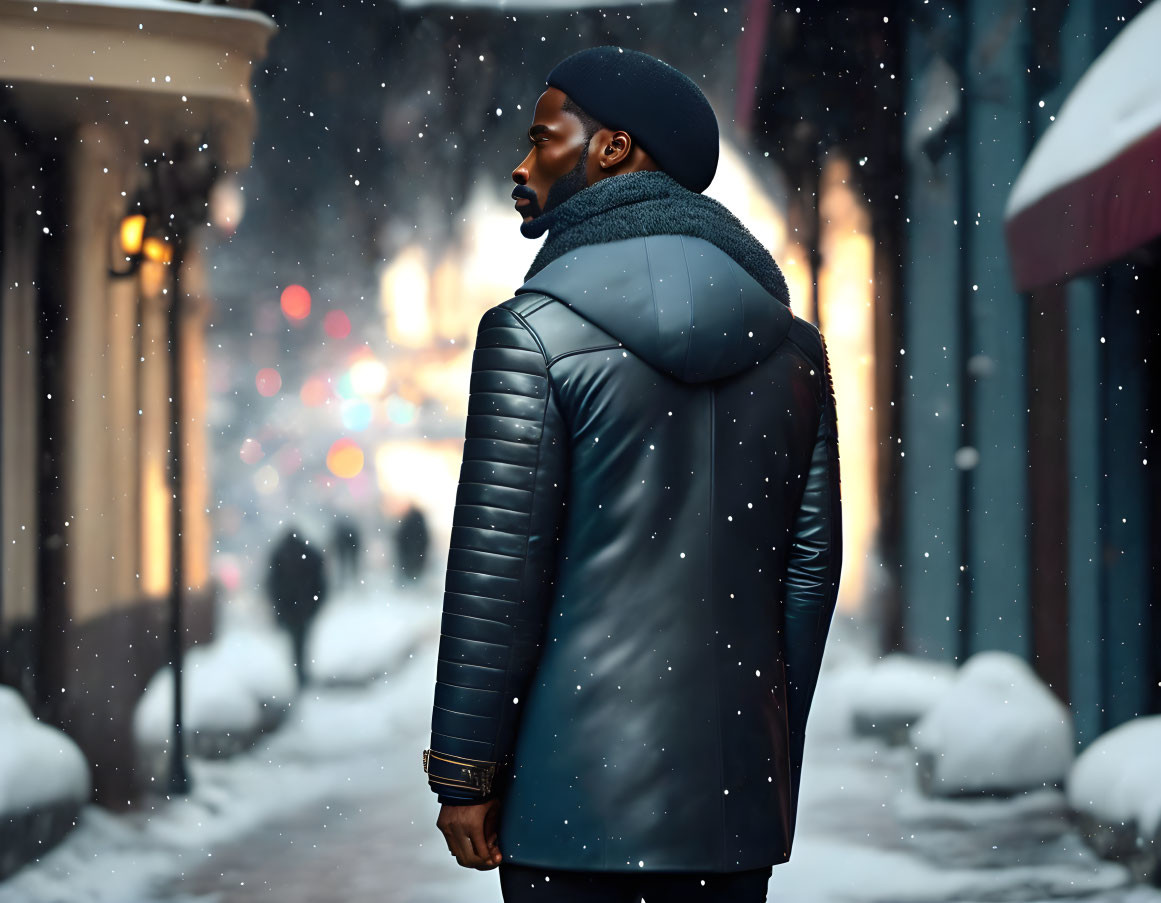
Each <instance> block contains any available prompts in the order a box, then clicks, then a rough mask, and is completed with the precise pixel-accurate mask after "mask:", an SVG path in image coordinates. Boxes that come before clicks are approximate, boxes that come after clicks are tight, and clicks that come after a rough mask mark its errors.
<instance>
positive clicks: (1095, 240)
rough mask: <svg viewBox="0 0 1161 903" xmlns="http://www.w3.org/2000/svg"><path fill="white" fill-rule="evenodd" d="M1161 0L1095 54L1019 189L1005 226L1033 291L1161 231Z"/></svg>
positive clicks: (1018, 276)
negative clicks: (1101, 51) (1095, 56)
mask: <svg viewBox="0 0 1161 903" xmlns="http://www.w3.org/2000/svg"><path fill="white" fill-rule="evenodd" d="M1159 86H1161V0H1153V2H1152V3H1151V4H1150V5H1149V6H1148V7H1147V8H1146V9H1144V10H1142V11H1141V12H1139V13H1138V14H1137V15H1136V17H1134V18H1133V20H1132V21H1131V22H1130V23H1129V24H1128V25H1126V26H1125V28H1124V29H1123V30H1122V31H1121V33H1120V34H1119V35H1117V37H1116V38H1115V39H1114V40H1113V41H1112V43H1111V44H1109V46H1108V47H1107V48H1105V51H1104V52H1103V53H1102V54H1101V55H1100V56H1099V57H1097V58H1096V60H1094V61H1093V63H1092V65H1091V66H1089V68H1088V71H1086V72H1085V73H1084V75H1083V76H1082V77H1081V79H1080V81H1079V82H1077V84H1076V87H1075V88H1073V90H1072V93H1071V94H1069V96H1068V99H1067V100H1066V101H1065V102H1064V105H1063V106H1062V107H1061V109H1060V114H1059V115H1058V116H1057V117H1056V121H1055V122H1054V123H1053V124H1052V125H1051V126H1049V128H1048V130H1047V131H1046V132H1045V133H1044V135H1043V136H1042V137H1041V138H1040V140H1039V141H1038V142H1037V143H1036V146H1035V147H1034V148H1033V149H1032V153H1031V154H1030V155H1029V156H1028V160H1027V162H1026V163H1025V164H1024V167H1023V169H1022V170H1021V171H1020V175H1019V176H1018V177H1017V179H1016V182H1015V184H1014V185H1013V186H1012V193H1011V195H1010V196H1009V197H1008V205H1007V209H1006V210H1005V211H1004V229H1005V233H1006V237H1007V242H1008V250H1009V253H1010V255H1011V259H1012V271H1013V274H1014V276H1015V281H1016V287H1017V288H1018V289H1020V290H1021V291H1030V290H1031V289H1034V288H1039V287H1042V286H1045V285H1051V284H1053V283H1056V282H1060V281H1063V280H1065V279H1069V278H1071V277H1073V276H1075V275H1078V274H1080V273H1083V272H1085V271H1088V270H1091V269H1093V268H1096V267H1099V266H1102V265H1103V264H1106V263H1109V262H1110V261H1113V260H1116V259H1117V258H1119V257H1123V256H1124V255H1125V254H1127V253H1128V252H1130V251H1132V250H1133V249H1134V248H1138V247H1140V246H1141V245H1143V244H1145V243H1146V242H1148V241H1150V240H1152V239H1154V238H1156V237H1157V236H1158V235H1161V87H1159Z"/></svg>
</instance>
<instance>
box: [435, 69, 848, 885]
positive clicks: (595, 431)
mask: <svg viewBox="0 0 1161 903" xmlns="http://www.w3.org/2000/svg"><path fill="white" fill-rule="evenodd" d="M527 139H528V147H529V150H528V152H527V156H526V157H525V158H524V160H523V162H521V163H520V165H519V166H518V167H517V168H516V169H515V170H513V171H512V179H513V181H514V182H515V183H516V185H515V187H514V189H513V191H512V196H513V198H515V199H516V201H517V213H518V214H519V215H520V216H521V218H522V224H521V227H520V229H521V233H522V234H523V235H524V236H525V237H527V238H537V237H539V236H541V235H542V234H544V232H545V231H546V230H547V231H548V238H547V239H546V240H545V241H544V243H543V244H542V245H541V246H540V250H539V251H538V253H537V255H536V259H535V260H534V261H533V263H532V267H531V268H530V270H529V272H528V273H527V274H526V276H525V282H524V284H523V285H521V286H520V288H518V289H517V290H516V292H515V296H514V297H512V298H511V299H510V300H507V301H504V302H502V303H500V304H498V305H496V306H495V307H492V308H490V309H489V310H488V311H486V312H485V313H484V315H483V316H482V318H481V319H480V323H479V327H478V329H477V332H476V346H475V353H474V355H473V358H472V374H471V376H472V378H471V398H470V399H469V401H468V418H467V431H466V439H465V443H464V455H463V466H462V467H461V470H460V483H459V487H458V490H457V494H456V506H455V512H454V517H453V520H452V533H451V545H450V549H449V552H448V567H447V578H446V592H445V593H444V607H443V627H442V632H441V634H440V640H439V657H438V669H437V674H436V686H435V704H434V706H433V710H432V732H431V747H430V749H427V750H424V753H423V763H424V768H425V770H426V771H427V774H428V781H429V783H430V784H431V789H432V790H434V791H436V792H437V793H438V794H439V800H440V802H442V803H443V804H444V805H443V808H442V809H441V811H440V814H439V817H438V820H437V821H436V826H437V827H438V828H439V830H440V831H441V833H442V834H443V837H444V840H445V842H446V843H447V846H448V849H449V850H450V851H451V853H452V854H453V855H454V856H455V857H456V861H457V862H459V863H460V865H462V866H465V867H469V868H475V869H490V868H497V867H498V868H499V878H500V887H501V892H502V893H503V896H504V900H505V901H508V903H521V901H526V900H527V901H534V900H544V899H551V900H554V901H560V903H564V901H573V900H619V901H625V903H630V901H637V900H639V899H640V898H641V897H642V896H644V897H645V898H646V899H647V900H649V901H650V903H653V901H655V900H700V901H702V903H710V901H730V903H756V901H764V900H765V899H766V887H767V883H768V881H769V878H770V875H771V871H772V869H773V866H774V865H776V864H778V863H781V862H785V861H786V860H787V859H789V858H790V850H791V845H792V843H793V839H794V829H795V816H796V812H797V809H798V789H799V776H800V771H801V767H802V754H803V740H804V736H805V730H806V722H807V714H808V712H809V709H810V705H811V700H812V698H813V695H814V689H815V684H816V680H817V678H818V674H819V669H820V667H821V662H822V653H823V647H824V644H825V642H826V638H827V634H828V631H829V629H830V624H831V619H832V616H833V613H834V609H835V602H836V599H837V594H838V583H839V568H840V565H841V562H842V532H841V529H842V528H841V516H840V505H839V462H838V436H837V429H836V420H835V399H834V392H833V388H832V385H831V379H830V369H829V363H828V360H827V353H826V346H825V344H824V343H823V340H822V336H821V334H820V333H819V331H818V329H817V328H816V327H814V326H812V325H811V324H810V323H809V322H808V321H806V320H804V319H802V318H800V317H795V316H794V314H793V313H792V312H791V310H790V296H789V292H788V290H787V286H786V281H785V279H783V277H782V273H781V272H780V270H779V269H778V266H777V264H776V263H775V262H774V260H773V258H772V257H771V256H770V254H769V252H768V251H767V250H766V249H765V248H764V247H763V246H762V244H761V243H760V242H759V241H758V240H757V239H756V238H755V237H754V235H753V234H752V233H750V232H749V231H748V230H747V229H746V227H745V226H744V225H743V224H742V223H741V222H740V221H739V220H738V218H737V217H736V216H734V215H733V214H732V213H731V212H730V211H729V209H728V208H727V207H725V206H724V205H723V204H722V203H721V202H719V201H716V200H714V199H712V198H709V197H705V196H704V195H703V194H702V192H703V191H704V190H705V189H706V188H707V187H708V186H709V184H710V182H711V180H712V179H713V176H714V172H715V170H716V168H717V162H718V141H719V133H718V125H717V119H716V117H715V114H714V111H713V109H712V107H711V106H710V104H709V101H708V100H707V99H706V97H705V96H704V95H703V94H702V92H701V89H700V88H698V86H697V84H696V83H695V82H694V81H693V80H692V79H690V78H689V77H687V76H686V75H684V74H682V73H681V72H679V71H678V70H676V69H674V68H673V67H672V66H669V65H668V64H667V63H665V62H663V61H661V60H658V59H656V58H654V57H651V56H649V55H648V54H645V53H641V52H640V51H636V50H631V49H626V48H620V47H595V48H590V49H587V50H582V51H579V52H578V53H576V54H573V55H572V56H570V57H568V58H567V59H565V60H564V61H562V62H561V63H560V64H558V65H557V66H556V67H555V68H554V69H553V70H552V72H550V73H549V75H548V88H547V90H545V91H544V93H543V94H541V95H540V98H539V99H538V100H537V102H536V107H535V113H534V117H533V123H532V126H531V128H530V129H529V130H528V135H527ZM521 205H522V206H521ZM417 758H418V757H417ZM549 880H551V884H548V883H546V882H547V881H549Z"/></svg>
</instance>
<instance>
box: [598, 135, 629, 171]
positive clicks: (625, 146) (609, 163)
mask: <svg viewBox="0 0 1161 903" xmlns="http://www.w3.org/2000/svg"><path fill="white" fill-rule="evenodd" d="M632 149H633V139H632V138H630V137H629V133H628V132H613V134H612V135H611V136H610V137H609V138H608V139H607V140H606V141H604V142H603V143H602V144H601V152H600V154H599V155H598V158H597V159H598V161H599V162H600V166H601V169H612V168H613V167H615V166H619V165H620V164H621V163H622V162H623V161H624V160H627V159H628V158H629V153H630V151H632Z"/></svg>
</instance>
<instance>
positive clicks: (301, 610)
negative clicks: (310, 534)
mask: <svg viewBox="0 0 1161 903" xmlns="http://www.w3.org/2000/svg"><path fill="white" fill-rule="evenodd" d="M266 594H267V596H269V598H270V604H271V606H272V607H273V609H274V618H275V620H276V621H277V622H278V623H279V625H280V626H281V627H282V628H283V629H285V630H286V631H287V632H288V633H289V634H290V639H291V643H292V645H293V647H294V665H295V670H296V671H297V672H298V684H299V686H300V687H301V686H302V685H303V684H305V683H306V636H307V633H308V632H309V630H310V624H311V621H313V620H314V616H315V615H316V614H317V613H318V610H319V608H320V607H321V606H322V603H323V600H324V599H325V597H326V575H325V573H324V568H323V556H322V555H321V554H320V553H319V552H318V551H316V550H315V549H313V548H311V547H310V545H309V544H308V543H307V541H306V540H304V539H303V538H302V537H301V536H300V535H299V534H298V531H297V530H296V529H294V528H293V527H291V528H288V529H287V531H286V532H285V533H284V534H283V536H282V539H281V540H280V541H279V542H278V544H277V545H276V546H275V547H274V549H273V551H272V552H271V555H270V563H269V570H268V573H267V577H266Z"/></svg>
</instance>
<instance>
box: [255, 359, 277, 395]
mask: <svg viewBox="0 0 1161 903" xmlns="http://www.w3.org/2000/svg"><path fill="white" fill-rule="evenodd" d="M254 384H255V385H256V386H257V387H258V394H259V395H261V396H263V397H264V398H269V397H270V396H272V395H277V394H278V390H279V389H281V388H282V377H281V376H280V375H279V373H278V371H277V370H275V369H274V368H273V367H263V368H262V369H261V370H259V371H258V375H257V376H256V377H255V378H254Z"/></svg>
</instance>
